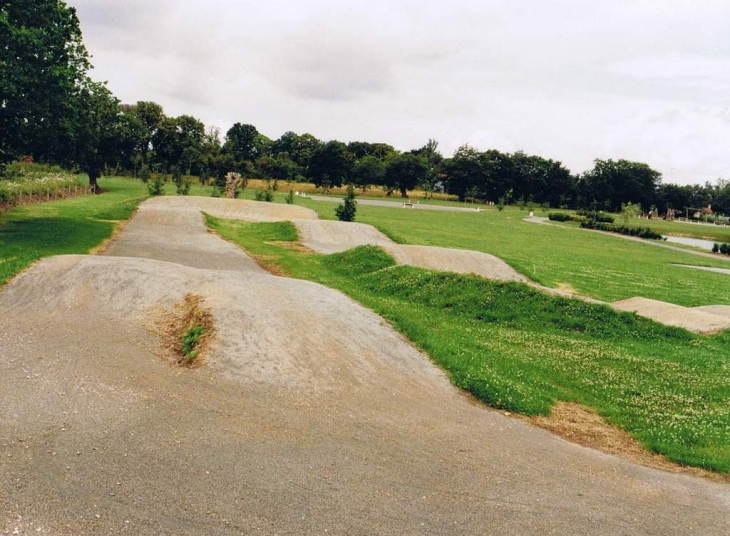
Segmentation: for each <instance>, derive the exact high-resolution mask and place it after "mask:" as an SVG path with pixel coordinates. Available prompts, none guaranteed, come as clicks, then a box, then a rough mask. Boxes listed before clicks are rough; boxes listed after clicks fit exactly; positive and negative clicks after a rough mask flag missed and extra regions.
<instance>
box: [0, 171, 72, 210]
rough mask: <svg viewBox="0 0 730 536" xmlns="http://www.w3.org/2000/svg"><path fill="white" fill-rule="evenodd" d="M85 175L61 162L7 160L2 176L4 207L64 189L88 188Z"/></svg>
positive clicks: (0, 198)
mask: <svg viewBox="0 0 730 536" xmlns="http://www.w3.org/2000/svg"><path fill="white" fill-rule="evenodd" d="M85 182H86V181H85V177H83V176H81V175H76V174H73V173H69V172H67V171H64V170H62V169H61V168H59V167H57V166H49V165H42V164H25V163H22V162H12V163H9V164H6V165H5V167H4V169H3V175H2V179H0V205H5V206H4V207H0V208H9V207H12V206H14V205H15V204H17V203H20V202H25V201H29V200H30V201H32V200H44V201H45V200H49V199H50V198H51V196H52V197H53V198H56V197H57V196H58V194H59V193H60V194H61V195H62V196H63V194H64V192H71V191H72V189H73V191H78V190H79V189H82V190H85V189H86V185H85Z"/></svg>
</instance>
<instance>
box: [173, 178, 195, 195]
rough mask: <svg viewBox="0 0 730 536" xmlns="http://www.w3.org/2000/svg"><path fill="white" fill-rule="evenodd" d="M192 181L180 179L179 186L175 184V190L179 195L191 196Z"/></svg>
mask: <svg viewBox="0 0 730 536" xmlns="http://www.w3.org/2000/svg"><path fill="white" fill-rule="evenodd" d="M190 185H191V182H190V179H189V178H187V177H186V178H184V179H182V178H181V179H180V180H179V181H178V182H177V184H175V190H176V192H177V195H189V194H190Z"/></svg>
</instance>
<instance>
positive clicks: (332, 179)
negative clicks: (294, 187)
mask: <svg viewBox="0 0 730 536" xmlns="http://www.w3.org/2000/svg"><path fill="white" fill-rule="evenodd" d="M352 167H353V158H352V155H351V154H350V152H349V151H348V150H347V146H346V145H345V144H344V143H342V142H341V141H330V142H327V143H325V144H324V145H321V146H320V147H318V148H317V150H316V151H314V154H312V158H311V159H310V161H309V167H308V168H307V177H308V178H309V179H310V180H311V181H312V182H313V183H314V184H315V185H316V186H317V187H324V188H325V189H328V188H329V187H331V186H342V184H343V183H345V182H347V181H349V180H350V174H351V172H352Z"/></svg>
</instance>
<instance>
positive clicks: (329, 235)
mask: <svg viewBox="0 0 730 536" xmlns="http://www.w3.org/2000/svg"><path fill="white" fill-rule="evenodd" d="M294 223H295V225H296V227H297V230H298V231H299V236H300V238H301V243H302V245H304V246H306V247H308V248H309V249H311V250H313V251H316V252H317V253H324V254H328V253H339V252H341V251H346V250H348V249H352V248H354V247H357V246H365V245H371V246H379V247H382V248H383V249H384V250H385V251H387V252H388V253H389V254H390V255H392V256H393V258H394V259H395V260H396V262H398V263H399V264H407V265H410V266H418V267H419V268H426V269H428V270H441V271H446V272H456V273H459V274H476V275H479V276H481V277H485V278H487V279H496V280H500V281H523V282H527V281H528V279H527V278H526V277H524V276H523V275H521V274H519V273H518V272H517V271H516V270H514V269H513V268H512V267H510V266H509V265H508V264H507V263H506V262H504V261H503V260H501V259H499V258H497V257H495V256H493V255H489V254H487V253H481V252H478V251H469V250H464V249H448V248H440V247H434V246H409V245H401V244H396V243H395V242H393V241H392V240H390V239H389V238H388V237H387V236H385V235H384V234H383V233H381V232H380V231H378V230H377V229H376V228H375V227H372V226H371V225H365V224H362V223H352V222H339V221H323V220H307V221H295V222H294Z"/></svg>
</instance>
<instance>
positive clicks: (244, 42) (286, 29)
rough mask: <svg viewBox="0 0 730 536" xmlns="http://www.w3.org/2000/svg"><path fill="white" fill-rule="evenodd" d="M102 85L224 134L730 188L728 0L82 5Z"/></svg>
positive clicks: (103, 1)
mask: <svg viewBox="0 0 730 536" xmlns="http://www.w3.org/2000/svg"><path fill="white" fill-rule="evenodd" d="M67 3H68V4H69V5H72V6H74V7H76V8H77V11H78V15H79V19H80V20H81V28H82V31H83V33H84V39H85V42H86V46H87V48H88V49H89V52H90V53H91V54H92V55H93V63H94V65H95V69H94V71H93V72H92V77H93V78H94V79H96V80H100V81H103V80H106V81H108V82H109V87H110V89H111V90H112V91H113V92H114V93H115V94H116V95H117V96H118V97H119V98H120V99H121V100H122V101H123V102H125V103H133V102H136V101H138V100H152V101H155V102H158V103H160V104H161V105H162V106H163V107H164V109H165V112H166V113H167V114H168V115H173V116H174V115H181V114H191V115H194V116H196V117H198V118H199V119H201V120H202V121H203V122H204V123H206V125H217V126H219V127H220V128H221V129H222V130H223V132H224V133H225V131H226V130H227V129H228V128H229V127H230V126H231V125H232V124H233V123H234V122H242V123H251V124H253V125H255V126H256V127H257V128H258V129H259V131H260V132H262V133H263V134H266V135H267V136H269V137H270V138H274V139H275V138H278V137H279V136H280V135H281V134H283V133H284V132H285V131H287V130H293V131H295V132H297V133H300V134H301V133H304V132H310V133H311V134H314V135H315V136H317V137H318V138H320V139H323V140H329V139H339V140H342V141H353V140H363V141H373V142H374V141H379V142H386V143H390V144H392V145H394V146H395V147H396V148H398V149H401V150H407V149H412V148H416V147H420V146H422V145H424V144H425V142H426V141H427V140H428V138H435V139H437V140H438V141H439V143H440V148H441V150H442V152H443V153H444V154H445V155H446V156H451V155H452V154H453V151H454V150H455V149H456V148H457V147H459V146H460V145H462V144H464V143H469V144H471V145H473V146H474V147H476V148H478V149H480V150H486V149H491V148H494V149H499V150H502V151H508V152H513V151H517V150H520V149H521V150H524V151H526V152H528V153H532V154H538V155H541V156H544V157H546V158H553V159H555V160H560V161H562V162H563V163H564V164H565V165H566V166H568V167H569V168H570V169H571V170H572V171H574V172H581V171H584V170H586V169H589V168H590V167H592V161H593V159H595V158H604V159H605V158H614V159H618V158H626V159H630V160H636V161H641V162H646V163H648V164H649V165H651V166H652V167H654V168H655V169H657V170H659V171H661V172H662V173H663V174H664V182H677V183H694V182H704V181H705V180H714V179H716V178H718V177H726V178H728V177H730V146H729V143H728V142H729V141H730V37H729V36H730V34H729V33H728V32H729V30H728V28H730V3H729V2H728V0H691V1H690V0H687V1H685V0H633V1H629V0H598V1H596V0H593V1H591V0H482V1H472V0H451V1H448V2H432V1H429V0H420V1H410V0H405V1H398V0H391V1H381V0H367V1H360V0H346V1H345V0H339V1H329V0H300V1H295V0H291V1H285V0H267V1H260V0H258V1H255V2H254V1H248V0H242V1H240V0H239V1H234V0H207V1H200V0H125V1H121V2H120V1H118V0H68V1H67Z"/></svg>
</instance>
